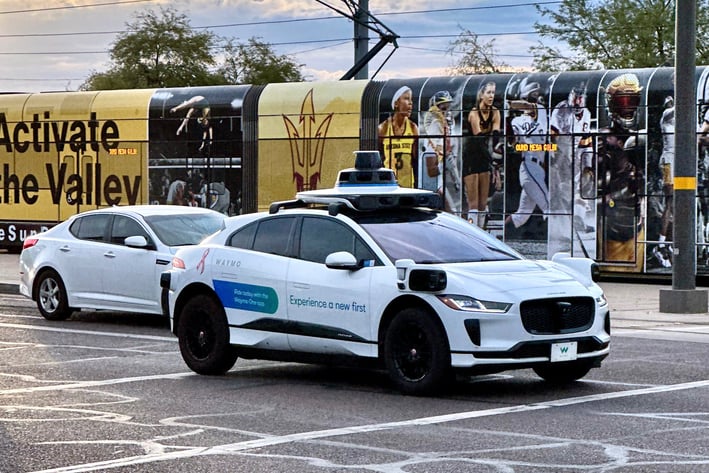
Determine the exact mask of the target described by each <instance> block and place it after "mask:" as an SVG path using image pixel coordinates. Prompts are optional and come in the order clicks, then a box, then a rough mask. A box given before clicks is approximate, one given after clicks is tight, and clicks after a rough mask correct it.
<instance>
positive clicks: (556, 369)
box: [533, 360, 593, 384]
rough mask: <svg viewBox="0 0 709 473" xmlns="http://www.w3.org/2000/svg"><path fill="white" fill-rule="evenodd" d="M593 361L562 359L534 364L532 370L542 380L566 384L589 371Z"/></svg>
mask: <svg viewBox="0 0 709 473" xmlns="http://www.w3.org/2000/svg"><path fill="white" fill-rule="evenodd" d="M592 367H593V363H592V362H591V361H588V360H576V361H563V362H558V363H547V364H544V365H539V366H535V367H534V368H533V369H534V372H535V373H537V376H539V377H540V378H542V379H543V380H544V381H547V382H549V383H553V384H568V383H572V382H574V381H578V380H579V379H581V378H583V377H584V376H586V375H587V374H588V372H589V371H591V368H592Z"/></svg>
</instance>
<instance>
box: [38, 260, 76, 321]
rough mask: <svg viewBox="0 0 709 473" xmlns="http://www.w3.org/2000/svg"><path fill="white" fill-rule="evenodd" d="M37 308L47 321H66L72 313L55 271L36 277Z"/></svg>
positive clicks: (62, 283)
mask: <svg viewBox="0 0 709 473" xmlns="http://www.w3.org/2000/svg"><path fill="white" fill-rule="evenodd" d="M37 308H38V309H39V312H40V313H41V314H42V317H44V318H45V319H47V320H66V319H67V318H69V316H70V315H71V313H72V309H71V308H69V304H68V301H67V294H66V289H65V288H64V282H63V281H62V278H60V277H59V275H58V274H57V273H56V272H55V271H52V270H48V271H45V272H43V273H42V274H40V275H39V277H38V280H37Z"/></svg>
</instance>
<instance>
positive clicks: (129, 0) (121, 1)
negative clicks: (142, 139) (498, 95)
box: [0, 0, 562, 80]
mask: <svg viewBox="0 0 709 473" xmlns="http://www.w3.org/2000/svg"><path fill="white" fill-rule="evenodd" d="M154 1H156V0H116V1H111V2H101V3H92V4H84V5H64V6H60V7H43V8H34V9H22V10H12V11H0V15H8V14H18V13H38V12H45V11H53V10H69V9H78V8H90V7H103V6H116V5H128V4H134V3H151V2H154ZM559 3H562V2H561V1H560V0H549V1H538V2H533V3H531V4H530V3H515V4H508V5H499V4H498V5H479V6H473V7H458V8H435V9H426V10H408V11H400V12H382V13H377V14H376V15H377V16H399V15H417V14H434V13H447V12H456V11H473V10H490V9H501V8H517V7H522V6H525V7H529V6H530V5H532V4H533V5H552V4H559ZM338 19H339V20H341V19H343V18H342V17H341V16H318V17H311V18H291V19H282V20H259V21H249V22H239V23H228V24H216V25H205V26H194V27H191V28H192V29H195V30H196V29H217V28H235V27H247V26H260V25H269V24H288V23H299V22H309V21H323V20H338ZM126 31H127V30H125V29H124V30H119V31H81V32H63V33H62V32H60V33H18V34H12V33H9V34H8V33H2V34H0V39H2V38H27V37H37V38H44V37H49V38H51V37H64V36H87V35H108V34H113V35H115V34H120V33H125V32H126ZM476 34H477V33H476ZM529 34H537V33H536V32H499V33H481V34H477V35H478V36H507V35H529ZM458 36H459V34H443V35H436V34H431V35H403V36H401V37H400V39H402V40H405V39H432V38H433V39H443V38H455V37H458ZM351 41H352V38H332V39H320V40H305V41H285V42H269V43H268V44H270V45H272V46H295V45H306V44H318V43H336V44H330V45H327V46H321V47H318V48H311V49H307V50H303V51H297V52H291V53H290V54H292V55H299V54H306V53H309V52H312V51H316V50H322V49H328V48H334V47H339V46H342V45H344V44H347V43H350V42H351ZM400 47H402V48H409V49H419V50H427V49H426V48H415V47H412V46H404V45H400ZM433 51H436V50H433ZM109 52H110V50H109V49H105V50H88V51H66V50H64V51H24V52H18V51H9V52H3V51H0V56H10V55H48V56H50V55H91V54H107V53H109ZM505 56H509V57H513V56H515V55H505ZM515 57H516V56H515ZM519 57H532V56H519ZM0 80H11V79H4V78H1V77H0ZM24 80H27V79H24ZM36 80H42V79H36ZM57 80H59V79H57ZM63 80H66V79H63ZM75 80H81V79H75Z"/></svg>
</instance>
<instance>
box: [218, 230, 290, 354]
mask: <svg viewBox="0 0 709 473" xmlns="http://www.w3.org/2000/svg"><path fill="white" fill-rule="evenodd" d="M295 222H296V218H295V217H287V216H283V217H281V216H279V217H273V218H266V219H264V220H261V221H259V222H255V223H253V224H251V225H248V226H246V227H244V228H242V229H240V230H239V231H237V232H236V233H235V234H234V235H232V236H231V237H230V238H229V239H228V240H227V245H226V246H224V247H215V248H210V249H209V251H210V253H209V255H208V256H209V261H210V267H211V268H212V285H213V287H214V290H215V291H216V293H217V295H218V296H219V299H220V300H221V302H222V304H223V306H224V309H225V311H226V314H227V318H228V320H229V325H230V327H232V331H231V343H232V344H236V345H244V346H250V347H254V348H264V349H271V350H288V349H289V346H288V338H287V335H286V332H287V331H288V327H287V325H288V317H287V313H286V310H287V302H286V300H287V299H286V274H287V271H288V265H289V263H290V261H291V253H292V243H291V240H292V235H293V229H294V228H295Z"/></svg>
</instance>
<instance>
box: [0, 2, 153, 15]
mask: <svg viewBox="0 0 709 473" xmlns="http://www.w3.org/2000/svg"><path fill="white" fill-rule="evenodd" d="M154 1H155V0H120V1H115V2H106V3H89V4H86V5H65V6H63V7H45V8H28V9H25V10H10V11H0V15H12V14H15V13H40V12H47V11H55V10H75V9H77V8H93V7H109V6H113V5H129V4H131V3H146V2H154Z"/></svg>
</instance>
